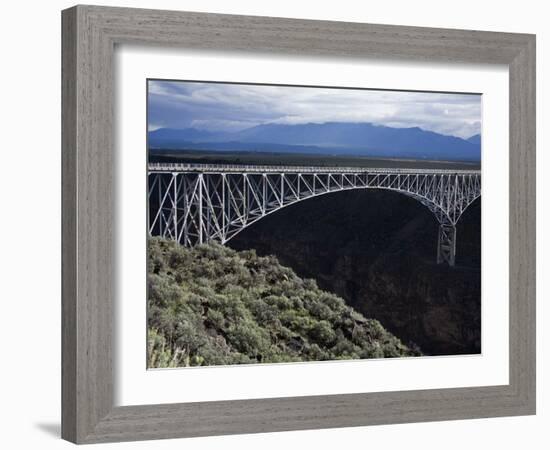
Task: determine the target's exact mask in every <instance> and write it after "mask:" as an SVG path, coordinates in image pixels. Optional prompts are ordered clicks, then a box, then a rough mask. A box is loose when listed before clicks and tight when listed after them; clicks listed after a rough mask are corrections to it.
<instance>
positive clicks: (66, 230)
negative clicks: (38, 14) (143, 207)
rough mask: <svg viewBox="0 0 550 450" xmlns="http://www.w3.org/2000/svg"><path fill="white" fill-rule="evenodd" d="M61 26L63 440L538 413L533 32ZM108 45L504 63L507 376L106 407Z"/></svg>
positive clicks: (212, 24) (109, 380)
mask: <svg viewBox="0 0 550 450" xmlns="http://www.w3.org/2000/svg"><path fill="white" fill-rule="evenodd" d="M62 30H63V44H62V53H63V57H62V81H63V88H62V106H63V111H62V121H63V133H62V134H63V136H62V147H63V148H62V152H63V155H62V176H63V181H62V197H63V198H62V205H63V218H62V227H63V230H62V233H63V245H62V258H63V263H62V269H63V275H62V276H63V280H62V327H63V330H62V355H63V358H62V360H63V361H62V408H63V412H62V437H63V438H64V439H67V440H69V441H72V442H75V443H95V442H109V441H128V440H140V439H160V438H176V437H190V436H209V435H221V434H234V433H259V432H273V431H284V430H303V429H315V428H329V427H330V428H334V427H349V426H362V425H371V424H388V423H403V422H421V421H432V420H450V419H466V418H480V417H494V416H512V415H526V414H534V413H535V36H533V35H528V34H511V33H494V32H484V31H465V30H450V29H436V28H418V27H408V26H389V25H371V24H361V23H343V22H329V21H309V20H295V19H281V18H270V17H248V16H234V15H220V14H204V13H189V12H175V11H157V10H144V9H127V8H110V7H97V6H75V7H73V8H70V9H67V10H65V11H63V13H62ZM116 44H154V45H158V46H165V47H184V48H192V49H199V50H200V49H216V50H239V51H243V52H247V51H255V52H263V53H266V54H283V55H284V54H287V55H289V54H293V55H296V54H304V55H316V56H328V57H334V58H342V57H353V58H366V57H369V58H372V57H375V58H391V59H408V60H417V61H433V62H466V63H483V64H505V65H507V66H508V68H509V85H510V120H509V124H510V161H509V167H510V224H509V229H510V280H509V292H510V298H509V317H510V321H509V327H510V329H509V339H510V340H509V361H510V366H509V384H508V385H501V386H487V387H469V388H452V389H429V390H415V391H403V392H379V393H362V394H342V395H321V396H306V397H287V398H275V399H255V400H235V401H215V402H198V403H174V404H162V405H138V406H120V407H114V406H113V405H114V403H113V376H114V375H113V368H112V367H113V363H112V357H113V351H112V341H113V334H114V333H113V322H112V316H113V301H114V281H115V280H114V273H115V270H114V269H115V267H114V262H113V250H112V248H113V239H114V236H113V229H114V227H113V215H114V214H113V211H114V208H115V203H114V196H113V186H114V180H113V176H114V171H113V160H114V156H115V155H114V151H115V148H114V143H113V141H114V139H113V122H114V120H113V119H114V117H113V98H114V92H113V90H114V88H113V84H114V83H113V52H114V48H115V45H116Z"/></svg>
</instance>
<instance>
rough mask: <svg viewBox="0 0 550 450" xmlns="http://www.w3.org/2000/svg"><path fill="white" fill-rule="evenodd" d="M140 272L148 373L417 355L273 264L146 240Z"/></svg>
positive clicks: (212, 247) (223, 250)
mask: <svg viewBox="0 0 550 450" xmlns="http://www.w3.org/2000/svg"><path fill="white" fill-rule="evenodd" d="M148 264H149V267H148V274H149V275H148V284H149V286H148V291H149V298H148V365H149V367H179V366H200V365H219V364H224V365H225V364H251V363H260V362H261V363H277V362H292V361H319V360H333V359H359V358H386V357H400V356H414V355H419V352H418V351H415V350H411V349H409V348H408V347H406V346H405V345H403V344H402V343H401V341H400V340H399V339H397V338H396V337H395V336H393V335H392V334H390V333H389V332H388V331H386V330H385V329H384V328H383V327H382V325H381V324H380V323H379V322H378V321H377V320H372V319H366V318H364V317H363V316H362V315H361V314H359V313H357V312H356V311H354V310H353V309H352V308H350V307H348V306H346V304H345V303H344V301H343V300H342V299H341V298H339V297H337V296H335V295H333V294H330V293H327V292H324V291H322V290H320V289H319V288H318V287H317V284H316V283H315V281H313V280H302V279H300V278H299V277H298V276H297V275H296V274H295V273H294V272H293V271H292V270H291V269H289V268H287V267H283V266H281V265H280V264H279V263H278V261H277V259H276V258H275V257H273V256H268V257H259V256H257V255H256V253H255V251H253V250H249V251H243V252H237V251H234V250H232V249H230V248H227V247H223V246H221V245H219V244H208V245H201V246H197V247H195V248H192V249H188V248H184V247H182V246H180V245H178V244H176V243H175V242H173V241H168V240H164V239H160V238H152V239H150V241H149V261H148Z"/></svg>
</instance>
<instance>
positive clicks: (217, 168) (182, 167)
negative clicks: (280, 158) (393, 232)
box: [148, 163, 481, 175]
mask: <svg viewBox="0 0 550 450" xmlns="http://www.w3.org/2000/svg"><path fill="white" fill-rule="evenodd" d="M148 170H149V172H206V173H208V172H210V173H228V172H237V173H242V172H247V173H250V172H252V173H270V172H273V173H365V172H368V173H404V174H411V173H413V174H464V175H466V174H471V175H479V174H481V171H480V170H451V169H408V168H407V169H404V168H371V167H327V166H270V165H253V164H246V165H245V164H194V163H149V164H148Z"/></svg>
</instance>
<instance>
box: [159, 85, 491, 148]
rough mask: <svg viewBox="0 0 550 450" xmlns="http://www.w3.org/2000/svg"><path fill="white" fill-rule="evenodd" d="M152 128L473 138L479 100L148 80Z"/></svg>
mask: <svg viewBox="0 0 550 450" xmlns="http://www.w3.org/2000/svg"><path fill="white" fill-rule="evenodd" d="M148 96H149V97H148V101H149V109H148V112H149V125H148V126H149V129H155V128H160V127H169V128H187V127H195V128H200V129H206V130H227V131H229V130H240V129H243V128H248V127H251V126H254V125H259V124H263V123H269V122H271V123H288V124H295V123H296V124H297V123H308V122H314V123H322V122H372V123H376V124H381V125H387V126H392V127H415V126H417V127H420V128H422V129H424V130H429V131H435V132H437V133H442V134H447V135H454V136H459V137H463V138H466V137H469V136H472V135H474V134H477V133H480V132H481V96H480V95H473V94H442V93H427V92H398V91H376V90H372V91H371V90H358V89H330V88H307V87H306V88H305V87H287V86H259V85H240V84H217V83H196V82H181V81H157V80H155V81H149V92H148Z"/></svg>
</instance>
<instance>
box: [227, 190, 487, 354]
mask: <svg viewBox="0 0 550 450" xmlns="http://www.w3.org/2000/svg"><path fill="white" fill-rule="evenodd" d="M437 232H438V224H437V221H436V220H435V218H434V216H433V215H432V214H431V212H430V211H428V209H427V208H426V207H424V206H422V205H421V204H420V203H418V202H417V201H416V200H413V199H411V198H408V197H406V196H404V195H401V194H397V193H395V192H389V191H381V190H353V191H345V192H337V193H332V194H328V195H323V196H320V197H316V198H313V199H309V200H306V201H303V202H299V203H297V204H294V205H291V206H288V207H286V208H283V209H282V210H280V211H277V212H275V213H273V214H271V215H270V216H268V217H266V218H264V219H262V220H260V221H258V222H257V223H255V224H253V225H251V226H250V227H248V228H247V229H245V230H243V231H242V232H241V233H240V234H238V235H237V236H236V237H235V238H233V239H232V240H231V241H229V243H228V245H229V246H230V247H232V248H234V249H238V250H243V249H248V248H254V249H256V251H257V252H258V254H261V255H265V254H273V255H276V256H277V257H278V259H279V261H280V262H281V263H282V264H284V265H287V266H289V267H292V268H293V269H294V270H295V271H296V272H297V273H298V274H299V275H300V276H302V277H307V278H314V279H316V280H317V282H318V284H319V286H320V287H321V288H323V289H325V290H328V291H331V292H334V293H335V294H337V295H340V296H341V297H342V298H344V299H345V300H346V302H347V303H348V304H349V305H351V306H353V307H354V308H356V309H357V310H359V311H361V312H362V313H363V314H364V315H365V316H367V317H372V318H376V319H378V320H379V321H380V322H381V323H382V324H383V325H384V326H385V327H386V328H387V329H388V330H389V331H391V332H392V333H394V334H395V335H396V336H398V337H400V338H401V340H402V341H403V342H404V343H406V344H410V343H413V342H414V343H416V344H417V345H418V346H419V347H420V349H421V350H422V351H423V352H424V353H425V354H429V355H451V354H472V353H479V352H480V347H481V343H480V336H481V312H480V311H481V270H480V267H481V202H480V200H477V201H476V202H474V204H473V205H471V206H470V207H469V208H468V210H467V211H466V212H465V213H464V215H463V217H462V218H461V219H460V221H459V223H458V226H457V239H458V240H457V265H456V267H454V268H450V267H448V266H446V265H437V264H436V243H437Z"/></svg>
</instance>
